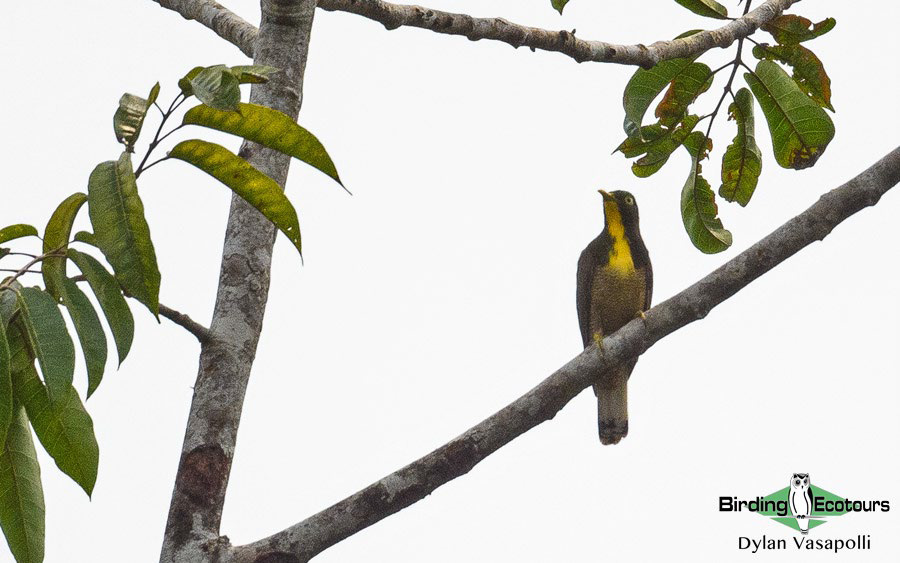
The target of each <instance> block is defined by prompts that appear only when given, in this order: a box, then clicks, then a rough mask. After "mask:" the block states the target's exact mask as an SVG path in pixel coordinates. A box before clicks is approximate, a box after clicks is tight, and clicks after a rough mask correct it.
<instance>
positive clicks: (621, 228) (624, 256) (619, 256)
mask: <svg viewBox="0 0 900 563" xmlns="http://www.w3.org/2000/svg"><path fill="white" fill-rule="evenodd" d="M603 212H604V214H605V215H606V230H607V231H609V236H610V238H612V245H611V246H610V249H609V266H608V267H609V268H610V269H612V270H613V271H614V272H616V273H618V274H619V275H622V276H625V275H629V274H632V273H634V260H633V259H632V257H631V246H630V245H629V244H628V239H627V238H625V224H624V223H622V214H621V213H620V212H619V206H618V204H617V203H616V202H615V201H610V200H606V201H604V202H603Z"/></svg>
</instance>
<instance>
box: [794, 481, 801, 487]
mask: <svg viewBox="0 0 900 563" xmlns="http://www.w3.org/2000/svg"><path fill="white" fill-rule="evenodd" d="M794 484H795V485H797V486H798V487H799V486H800V480H799V479H798V480H796V481H794Z"/></svg>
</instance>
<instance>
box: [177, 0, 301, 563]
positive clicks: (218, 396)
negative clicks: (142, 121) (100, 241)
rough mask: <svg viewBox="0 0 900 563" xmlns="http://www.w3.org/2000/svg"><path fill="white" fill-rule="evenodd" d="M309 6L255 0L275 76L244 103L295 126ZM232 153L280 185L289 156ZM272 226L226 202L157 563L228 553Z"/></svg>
mask: <svg viewBox="0 0 900 563" xmlns="http://www.w3.org/2000/svg"><path fill="white" fill-rule="evenodd" d="M314 12H315V1H314V0H262V21H261V24H260V32H259V35H258V38H257V41H256V44H255V49H254V51H255V54H256V56H255V58H254V62H255V63H256V64H261V65H269V66H274V67H276V68H279V69H281V72H279V73H276V74H275V75H274V76H273V78H272V80H271V81H270V82H268V83H267V84H256V85H254V86H253V89H252V91H251V94H250V101H251V102H252V103H255V104H260V105H264V106H268V107H271V108H274V109H277V110H280V111H282V112H284V113H285V114H287V115H289V116H291V117H292V118H294V119H296V118H297V114H298V113H299V111H300V103H301V97H302V85H303V72H304V69H305V67H306V57H307V53H308V47H309V37H310V30H311V27H312V20H313V13H314ZM240 154H241V156H242V157H243V158H245V159H247V160H248V161H249V162H250V163H251V164H252V165H253V166H255V167H256V168H258V169H259V170H261V171H262V172H263V173H265V174H267V175H268V176H270V177H271V178H272V179H274V180H275V181H277V182H278V183H279V184H280V185H281V186H282V188H283V187H284V184H285V180H286V178H287V172H288V166H289V164H290V157H288V156H286V155H284V154H281V153H278V152H275V151H273V150H270V149H267V148H264V147H262V146H260V145H257V144H255V143H249V142H245V143H244V144H243V145H242V146H241V151H240ZM274 240H275V227H274V226H273V225H272V223H270V222H269V221H268V220H267V219H266V218H265V217H263V215H262V214H260V213H259V212H258V211H256V210H255V209H254V208H253V207H251V206H250V205H249V204H248V203H246V202H245V201H244V200H243V199H241V198H240V197H238V196H234V197H233V198H232V201H231V211H230V214H229V216H228V226H227V229H226V232H225V244H224V249H223V251H222V266H221V271H220V274H219V287H218V294H217V296H216V305H215V309H214V311H213V318H212V323H211V325H210V327H209V332H208V334H207V338H206V340H205V342H203V344H202V348H201V352H200V367H199V372H198V374H197V381H196V384H195V387H194V396H193V401H192V403H191V410H190V414H189V417H188V422H187V429H186V431H185V438H184V445H183V446H182V453H181V460H180V463H179V467H178V473H177V476H176V481H175V489H174V492H173V495H172V502H171V505H170V508H169V516H168V520H167V522H166V532H165V538H164V541H163V548H162V555H161V557H160V561H163V562H166V563H174V562H186V561H207V560H215V559H216V558H217V555H215V554H217V553H218V552H220V551H221V550H222V549H223V548H225V547H226V546H227V539H225V538H220V535H219V524H220V522H221V519H222V507H223V504H224V500H225V490H226V487H227V486H228V476H229V473H230V471H231V463H232V460H233V458H234V449H235V443H236V440H237V431H238V425H239V424H240V419H241V410H242V409H243V404H244V394H245V391H246V389H247V381H248V379H249V377H250V368H251V366H252V364H253V359H254V357H255V355H256V346H257V343H258V342H259V334H260V331H261V330H262V322H263V315H264V313H265V309H266V300H267V298H268V291H269V277H270V267H271V261H272V245H273V243H274Z"/></svg>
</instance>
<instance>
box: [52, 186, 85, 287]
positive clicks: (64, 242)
mask: <svg viewBox="0 0 900 563" xmlns="http://www.w3.org/2000/svg"><path fill="white" fill-rule="evenodd" d="M86 201H87V196H86V195H85V194H83V193H81V192H76V193H74V194H72V195H70V196H69V197H67V198H66V199H64V200H63V201H62V203H60V204H59V206H58V207H57V208H56V211H54V212H53V215H51V216H50V220H49V221H47V227H46V228H45V229H44V253H45V254H46V253H48V252H52V251H54V250H61V251H62V252H65V249H66V247H67V246H68V244H69V236H70V235H71V233H72V223H74V222H75V216H76V215H77V214H78V210H80V209H81V206H82V205H84V202H86ZM41 274H42V275H43V277H44V285H46V286H47V292H48V293H49V294H50V295H52V296H53V298H54V299H56V300H57V301H59V300H60V299H61V298H62V287H61V285H62V281H63V279H65V277H66V258H65V256H59V257H51V258H47V259H45V260H44V261H43V263H42V264H41Z"/></svg>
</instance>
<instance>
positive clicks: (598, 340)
mask: <svg viewBox="0 0 900 563" xmlns="http://www.w3.org/2000/svg"><path fill="white" fill-rule="evenodd" d="M594 344H596V345H597V348H600V354H601V355H602V354H605V352H604V351H603V333H602V332H595V333H594Z"/></svg>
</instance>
